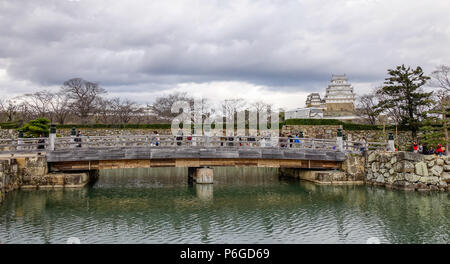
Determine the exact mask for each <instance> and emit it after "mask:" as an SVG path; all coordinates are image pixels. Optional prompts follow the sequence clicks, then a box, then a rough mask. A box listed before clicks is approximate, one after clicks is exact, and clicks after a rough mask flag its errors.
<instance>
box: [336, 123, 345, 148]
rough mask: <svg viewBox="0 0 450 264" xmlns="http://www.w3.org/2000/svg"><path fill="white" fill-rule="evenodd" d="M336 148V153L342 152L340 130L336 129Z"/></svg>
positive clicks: (342, 141)
mask: <svg viewBox="0 0 450 264" xmlns="http://www.w3.org/2000/svg"><path fill="white" fill-rule="evenodd" d="M336 146H337V150H338V151H344V140H343V138H342V129H341V128H338V130H337V138H336Z"/></svg>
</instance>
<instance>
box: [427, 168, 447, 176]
mask: <svg viewBox="0 0 450 264" xmlns="http://www.w3.org/2000/svg"><path fill="white" fill-rule="evenodd" d="M430 171H431V174H432V175H434V176H441V173H442V172H443V171H444V169H443V168H442V167H441V166H438V165H435V166H433V168H431V170H430Z"/></svg>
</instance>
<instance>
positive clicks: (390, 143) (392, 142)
mask: <svg viewBox="0 0 450 264" xmlns="http://www.w3.org/2000/svg"><path fill="white" fill-rule="evenodd" d="M388 151H391V152H394V151H395V140H394V134H393V133H392V132H389V140H388Z"/></svg>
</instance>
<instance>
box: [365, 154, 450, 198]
mask: <svg viewBox="0 0 450 264" xmlns="http://www.w3.org/2000/svg"><path fill="white" fill-rule="evenodd" d="M366 169H367V172H366V183H367V184H371V185H378V186H385V187H386V188H394V189H401V190H416V191H448V190H449V188H448V187H449V186H448V185H449V183H450V156H443V157H439V156H437V155H422V154H418V153H412V152H372V153H369V155H368V158H367V164H366Z"/></svg>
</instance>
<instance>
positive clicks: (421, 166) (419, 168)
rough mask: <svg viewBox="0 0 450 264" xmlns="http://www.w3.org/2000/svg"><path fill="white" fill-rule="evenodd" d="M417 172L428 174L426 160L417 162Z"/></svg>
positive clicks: (418, 173) (423, 174)
mask: <svg viewBox="0 0 450 264" xmlns="http://www.w3.org/2000/svg"><path fill="white" fill-rule="evenodd" d="M415 167H416V174H417V175H420V176H428V168H427V164H426V163H425V162H423V161H422V162H419V163H416V165H415Z"/></svg>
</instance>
